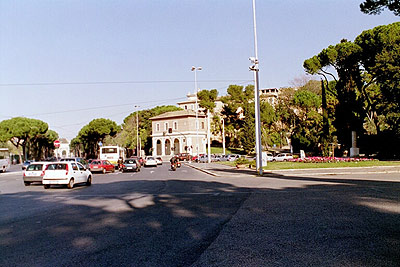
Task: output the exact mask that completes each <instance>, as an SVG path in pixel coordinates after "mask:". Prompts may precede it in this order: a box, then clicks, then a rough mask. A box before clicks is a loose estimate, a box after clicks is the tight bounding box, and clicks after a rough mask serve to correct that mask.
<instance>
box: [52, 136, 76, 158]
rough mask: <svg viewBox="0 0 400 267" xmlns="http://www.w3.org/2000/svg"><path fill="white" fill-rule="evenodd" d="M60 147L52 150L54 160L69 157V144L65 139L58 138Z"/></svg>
mask: <svg viewBox="0 0 400 267" xmlns="http://www.w3.org/2000/svg"><path fill="white" fill-rule="evenodd" d="M59 140H60V147H59V148H56V149H55V150H54V156H55V157H56V158H68V157H71V156H72V154H71V151H70V147H69V144H70V142H69V141H68V140H67V139H66V138H60V139H59Z"/></svg>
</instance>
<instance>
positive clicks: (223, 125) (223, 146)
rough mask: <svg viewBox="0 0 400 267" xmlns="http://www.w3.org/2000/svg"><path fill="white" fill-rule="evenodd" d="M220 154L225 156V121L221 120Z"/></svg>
mask: <svg viewBox="0 0 400 267" xmlns="http://www.w3.org/2000/svg"><path fill="white" fill-rule="evenodd" d="M222 154H223V155H225V120H224V118H222Z"/></svg>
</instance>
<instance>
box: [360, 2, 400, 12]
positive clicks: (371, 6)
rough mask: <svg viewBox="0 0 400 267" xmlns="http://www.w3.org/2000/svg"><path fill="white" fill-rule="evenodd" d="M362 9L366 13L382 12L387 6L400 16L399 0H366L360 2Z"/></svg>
mask: <svg viewBox="0 0 400 267" xmlns="http://www.w3.org/2000/svg"><path fill="white" fill-rule="evenodd" d="M360 8H361V11H362V12H364V13H365V14H370V15H371V14H373V15H377V14H380V13H381V12H382V11H383V10H384V9H385V8H387V9H389V10H390V11H392V12H393V13H394V14H395V15H396V16H400V1H399V0H365V1H364V2H363V3H361V4H360Z"/></svg>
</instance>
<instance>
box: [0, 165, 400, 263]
mask: <svg viewBox="0 0 400 267" xmlns="http://www.w3.org/2000/svg"><path fill="white" fill-rule="evenodd" d="M219 174H220V175H219V176H218V177H215V176H210V175H208V174H206V173H203V172H200V171H198V170H196V169H193V168H190V167H187V166H183V167H182V168H180V169H178V170H177V171H176V172H173V171H169V170H168V166H166V165H163V166H159V167H157V168H142V171H141V172H139V173H110V174H105V175H103V174H95V175H94V179H93V184H92V186H90V187H87V186H77V187H76V188H74V189H72V190H68V189H66V188H65V187H52V188H51V189H48V190H45V189H43V186H41V185H33V186H29V187H25V186H24V185H23V182H22V176H21V173H18V172H10V173H6V174H0V214H1V215H0V266H311V265H313V266H398V265H399V262H400V172H396V171H393V170H392V171H390V172H385V171H377V172H371V171H365V172H359V173H352V172H346V171H340V172H337V174H332V173H329V174H326V173H321V172H320V173H314V174H313V173H306V172H305V171H302V172H296V173H292V174H290V173H283V174H282V173H271V174H269V175H267V176H265V177H254V176H253V175H246V173H242V174H241V175H237V173H235V172H234V171H233V170H228V169H227V170H226V171H225V172H224V171H223V170H219ZM302 174H303V175H302Z"/></svg>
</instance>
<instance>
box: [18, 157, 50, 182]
mask: <svg viewBox="0 0 400 267" xmlns="http://www.w3.org/2000/svg"><path fill="white" fill-rule="evenodd" d="M49 164H50V162H33V163H31V164H30V165H29V166H28V167H26V169H25V171H24V173H23V180H24V184H25V186H28V185H30V184H31V183H42V179H43V175H44V170H45V169H46V167H47V165H49Z"/></svg>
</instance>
